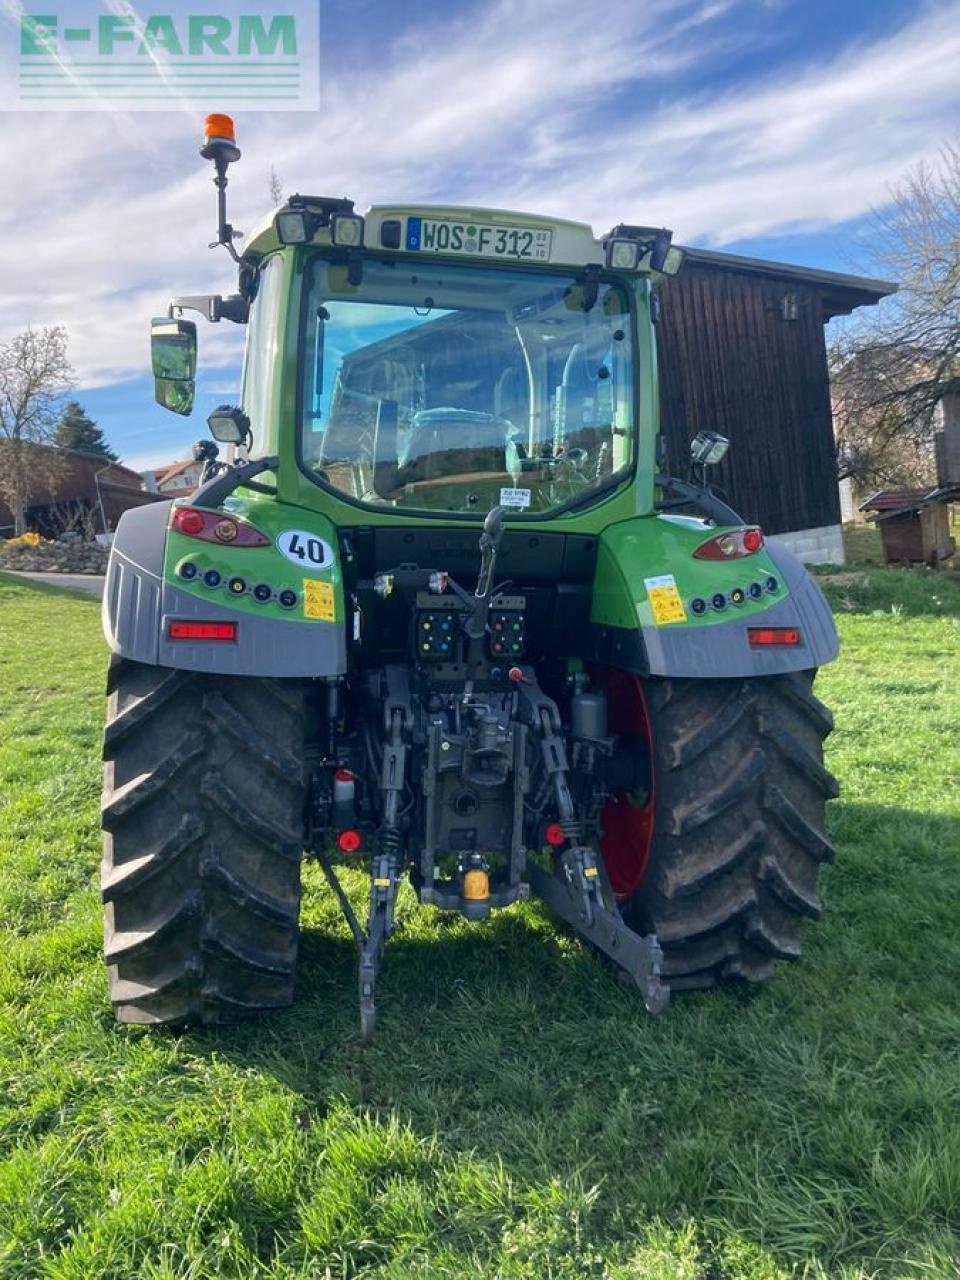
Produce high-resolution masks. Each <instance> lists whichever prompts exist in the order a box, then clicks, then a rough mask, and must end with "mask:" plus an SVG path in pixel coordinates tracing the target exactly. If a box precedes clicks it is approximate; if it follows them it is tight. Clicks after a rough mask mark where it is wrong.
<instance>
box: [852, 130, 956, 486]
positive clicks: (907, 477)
mask: <svg viewBox="0 0 960 1280" xmlns="http://www.w3.org/2000/svg"><path fill="white" fill-rule="evenodd" d="M892 195H893V199H892V201H891V203H890V205H889V207H888V208H887V209H885V210H884V211H882V212H880V213H877V214H875V215H874V222H875V228H876V233H877V238H878V242H879V248H878V250H877V254H876V259H877V266H878V268H879V269H880V271H881V272H882V274H884V275H889V276H891V277H892V278H893V279H895V280H899V282H900V291H899V293H897V294H896V296H895V297H893V298H891V299H888V300H886V301H885V302H884V304H883V307H882V308H881V310H880V312H878V313H877V315H876V317H875V318H873V319H872V320H871V321H870V322H869V323H868V324H866V325H865V326H863V327H861V328H860V329H858V330H857V331H856V332H855V333H854V334H852V335H849V334H848V335H844V336H843V337H841V338H840V339H838V340H837V341H836V342H835V343H834V344H833V347H832V348H831V351H830V366H831V376H832V382H833V397H834V418H835V427H836V437H837V459H838V469H839V471H840V472H841V473H843V474H845V475H849V476H851V477H852V478H853V479H854V481H855V483H856V484H857V485H858V486H859V487H860V488H866V487H876V486H877V485H884V484H905V485H907V484H909V485H923V484H927V483H932V482H933V479H934V475H933V436H934V433H935V431H936V430H937V426H938V421H939V408H938V406H939V404H940V401H941V400H942V398H943V395H944V394H945V392H947V391H949V390H950V389H951V387H953V386H955V385H956V384H957V382H958V379H960V142H956V143H947V144H946V145H945V146H944V147H943V149H942V151H941V153H940V156H939V159H938V161H937V162H936V163H935V164H932V165H931V164H920V165H918V166H917V167H916V169H914V170H912V171H911V172H909V173H908V174H907V175H906V176H905V177H904V178H903V180H902V181H901V182H900V183H899V184H898V186H897V187H895V188H894V190H893V193H892Z"/></svg>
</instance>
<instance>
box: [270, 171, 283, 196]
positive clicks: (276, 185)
mask: <svg viewBox="0 0 960 1280" xmlns="http://www.w3.org/2000/svg"><path fill="white" fill-rule="evenodd" d="M267 186H268V189H269V191H270V199H271V200H272V201H273V203H274V204H275V205H281V204H283V183H282V182H281V181H280V178H279V176H278V175H277V171H276V169H275V168H274V167H273V165H271V166H270V177H269V178H268V179H267Z"/></svg>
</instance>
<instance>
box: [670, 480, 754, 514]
mask: <svg viewBox="0 0 960 1280" xmlns="http://www.w3.org/2000/svg"><path fill="white" fill-rule="evenodd" d="M655 483H656V484H657V485H658V486H659V487H660V488H661V489H666V491H667V492H668V493H673V494H676V496H677V501H676V502H671V503H669V504H668V505H669V506H670V507H671V508H672V507H678V506H681V505H689V506H691V507H696V508H697V510H699V511H702V512H703V513H704V514H705V515H707V516H709V518H710V519H711V520H713V521H715V522H716V523H717V524H735V525H736V524H745V523H746V522H745V521H744V519H743V518H742V517H741V516H739V515H737V513H736V511H734V509H733V507H728V506H727V504H726V503H725V502H724V501H723V500H722V499H721V498H718V497H717V495H716V494H715V493H713V491H712V490H711V489H710V488H708V486H707V485H699V484H693V483H691V482H690V481H689V480H678V479H676V477H674V476H657V477H656V479H655ZM666 505H667V504H665V505H664V507H662V508H661V510H665V509H666Z"/></svg>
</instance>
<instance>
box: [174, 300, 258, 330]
mask: <svg viewBox="0 0 960 1280" xmlns="http://www.w3.org/2000/svg"><path fill="white" fill-rule="evenodd" d="M175 311H199V312H200V314H201V315H204V316H206V317H207V319H208V320H209V321H210V322H211V323H212V324H217V323H218V322H219V321H220V320H232V321H233V323H234V324H246V323H247V321H248V320H249V319H250V300H249V299H248V298H245V297H243V296H242V295H241V294H239V293H234V294H231V295H230V296H229V297H227V298H223V297H221V296H220V294H219V293H192V294H184V295H183V297H179V298H171V299H170V305H169V306H168V307H167V315H168V316H170V318H171V319H172V318H173V313H174V312H175Z"/></svg>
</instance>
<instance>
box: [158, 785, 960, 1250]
mask: <svg viewBox="0 0 960 1280" xmlns="http://www.w3.org/2000/svg"><path fill="white" fill-rule="evenodd" d="M831 829H832V834H833V836H834V838H835V839H836V841H837V843H838V846H839V853H838V861H837V864H836V865H835V866H833V867H830V868H827V869H826V872H825V875H824V876H823V879H822V884H821V888H822V892H823V897H824V902H825V907H826V915H825V918H824V920H823V922H822V923H821V924H820V925H818V926H815V927H811V928H808V929H807V931H806V933H805V955H804V957H803V959H802V960H801V961H800V962H799V963H798V964H795V965H792V966H791V965H781V966H779V968H778V973H777V976H776V977H775V979H774V980H773V981H772V982H771V983H769V984H767V985H765V986H762V987H745V986H734V987H729V988H723V989H716V990H711V991H707V992H702V993H682V994H681V995H679V996H677V997H675V998H674V1000H673V1002H672V1004H671V1007H670V1008H669V1009H668V1010H667V1012H666V1013H665V1014H664V1015H663V1016H662V1017H659V1018H653V1017H651V1016H650V1015H649V1014H647V1013H646V1012H645V1010H644V1008H643V1004H642V1000H641V997H640V993H639V992H638V991H636V990H635V989H627V988H623V987H621V986H620V985H619V983H618V982H617V981H616V978H615V976H614V975H613V974H612V973H611V971H610V969H609V967H608V966H607V965H606V964H605V963H603V961H602V960H601V958H600V957H598V956H597V955H596V954H594V953H593V952H591V951H590V950H589V949H588V948H587V947H586V946H583V945H581V944H580V943H579V941H577V940H575V939H574V938H573V937H572V936H571V935H570V934H569V933H568V932H567V931H565V930H564V929H563V927H562V926H560V925H559V924H557V923H555V922H554V921H553V920H552V919H551V917H549V915H548V914H547V912H546V910H545V909H544V910H541V909H540V908H538V907H533V906H525V907H520V908H511V909H509V910H508V911H505V912H502V913H498V914H496V915H495V916H494V917H493V918H492V919H491V920H490V921H489V922H488V923H486V924H485V925H481V926H468V925H466V924H465V923H464V922H462V921H460V920H459V919H458V918H456V917H450V916H441V915H440V914H439V913H436V912H433V911H431V910H429V909H423V908H419V907H411V904H410V902H409V898H408V899H407V900H406V902H405V903H404V904H403V910H402V911H401V913H400V926H399V928H398V930H397V933H396V934H395V936H394V937H393V939H391V941H390V943H389V944H388V948H387V953H386V957H385V959H384V963H383V969H382V979H381V983H380V988H379V992H378V995H379V1009H380V1024H379V1026H378V1030H377V1035H376V1037H375V1039H374V1041H373V1042H372V1043H370V1044H363V1043H361V1041H360V1037H359V1022H358V1013H357V962H356V953H355V948H354V946H353V944H352V942H351V940H350V939H349V937H348V936H346V933H345V931H344V932H340V931H334V930H333V929H332V928H331V929H318V928H312V927H308V928H307V929H305V931H304V933H303V936H302V944H301V964H300V980H299V985H298V991H297V998H296V1003H295V1005H294V1007H293V1008H292V1009H291V1010H289V1011H287V1012H285V1013H283V1014H280V1015H277V1016H276V1017H273V1018H269V1019H266V1020H264V1021H263V1022H261V1023H259V1024H250V1025H244V1026H240V1027H238V1028H235V1029H224V1030H222V1031H218V1032H216V1033H202V1034H199V1033H197V1034H191V1035H188V1036H185V1037H184V1039H183V1044H184V1048H185V1049H187V1050H188V1052H190V1053H191V1054H195V1055H198V1056H201V1057H202V1056H205V1055H207V1054H211V1055H216V1057H217V1058H219V1059H223V1060H226V1061H228V1062H230V1063H232V1064H234V1065H235V1066H237V1067H238V1068H240V1069H241V1070H243V1071H245V1072H247V1071H250V1070H251V1069H255V1070H257V1071H259V1072H262V1073H267V1074H269V1075H271V1076H272V1077H274V1078H275V1079H276V1080H277V1081H279V1082H280V1083H282V1085H283V1086H284V1087H285V1089H287V1090H289V1092H290V1095H291V1108H292V1109H293V1110H294V1113H295V1116H296V1123H297V1125H298V1126H300V1127H301V1128H303V1129H307V1130H313V1129H322V1128H323V1126H324V1125H327V1124H329V1123H331V1117H333V1119H334V1121H335V1123H336V1124H337V1125H341V1124H342V1123H343V1119H342V1114H341V1113H342V1109H343V1108H344V1107H346V1108H347V1111H348V1112H349V1113H350V1114H351V1115H352V1116H354V1117H356V1118H358V1119H357V1123H369V1124H373V1125H375V1126H377V1127H378V1131H379V1132H382V1133H386V1132H387V1131H388V1130H389V1127H390V1125H391V1124H393V1123H394V1121H395V1120H399V1121H400V1122H401V1124H403V1125H406V1126H408V1127H409V1129H410V1130H411V1131H412V1133H413V1134H415V1135H416V1137H417V1138H418V1139H422V1140H423V1141H424V1142H426V1143H428V1144H430V1145H429V1149H430V1150H431V1151H432V1152H434V1154H433V1155H432V1156H431V1157H430V1159H431V1161H435V1160H440V1161H442V1162H444V1167H451V1168H452V1167H459V1166H461V1165H462V1164H464V1163H465V1162H466V1163H467V1164H470V1166H471V1167H482V1168H483V1169H485V1170H488V1171H489V1170H494V1169H497V1168H502V1169H503V1170H504V1171H505V1173H506V1174H507V1175H508V1176H509V1177H510V1178H511V1179H512V1180H513V1182H514V1185H515V1186H516V1187H517V1188H519V1189H521V1191H522V1189H523V1188H529V1189H531V1191H530V1194H535V1193H534V1191H533V1190H532V1189H533V1188H536V1187H537V1186H540V1187H542V1186H543V1185H544V1183H545V1181H547V1180H549V1179H554V1180H556V1181H557V1184H558V1185H562V1186H567V1185H571V1186H572V1185H575V1184H576V1185H581V1186H587V1187H589V1186H594V1185H595V1186H596V1187H597V1188H599V1190H598V1193H597V1194H598V1196H599V1199H598V1200H597V1205H598V1206H599V1207H598V1208H597V1210H596V1212H597V1214H598V1215H599V1217H598V1218H597V1220H596V1224H595V1225H596V1229H598V1230H601V1231H602V1232H605V1231H608V1230H610V1229H612V1228H610V1225H609V1224H611V1223H612V1224H620V1226H619V1227H617V1228H615V1229H614V1234H616V1230H622V1229H624V1227H623V1224H628V1223H639V1222H643V1221H649V1220H651V1219H652V1218H655V1217H656V1216H657V1215H662V1216H664V1217H665V1218H666V1219H667V1220H668V1221H669V1220H674V1219H675V1220H677V1221H681V1220H684V1219H685V1218H687V1217H689V1215H693V1216H694V1217H695V1218H697V1219H698V1220H699V1221H701V1222H703V1223H709V1224H711V1229H721V1230H723V1231H729V1232H730V1233H731V1234H732V1235H737V1234H738V1233H742V1234H743V1236H744V1238H746V1239H749V1240H752V1241H753V1243H754V1245H755V1246H756V1247H760V1246H761V1245H763V1246H764V1247H765V1248H771V1249H772V1252H773V1255H774V1256H776V1257H777V1258H779V1259H780V1260H781V1261H782V1262H783V1263H784V1264H785V1265H793V1264H796V1263H797V1262H798V1261H799V1260H801V1259H802V1258H804V1257H806V1256H808V1253H807V1250H808V1248H809V1249H810V1250H818V1251H819V1256H821V1257H825V1256H827V1255H830V1256H833V1257H840V1256H842V1257H843V1258H844V1260H845V1261H850V1262H854V1261H863V1262H864V1263H865V1264H866V1263H871V1264H872V1263H873V1262H874V1261H875V1260H876V1258H877V1257H878V1250H881V1249H882V1247H883V1240H884V1239H885V1234H884V1233H885V1232H889V1231H890V1230H893V1229H896V1230H900V1229H901V1226H902V1230H904V1231H907V1234H908V1235H909V1231H908V1227H909V1223H908V1221H907V1219H906V1218H904V1220H903V1223H902V1224H899V1225H897V1224H895V1225H894V1226H891V1223H892V1219H891V1218H890V1217H889V1214H891V1213H894V1214H895V1213H896V1212H899V1210H894V1209H892V1208H891V1207H890V1203H888V1202H887V1201H884V1200H883V1196H884V1195H888V1194H889V1195H892V1194H893V1193H888V1192H886V1191H883V1190H882V1188H881V1190H877V1187H876V1185H875V1183H876V1179H877V1177H879V1176H880V1175H878V1173H877V1170H878V1168H880V1169H881V1171H882V1170H884V1169H886V1168H887V1164H886V1163H885V1162H889V1163H890V1170H894V1169H895V1166H896V1168H899V1166H897V1161H898V1160H902V1159H905V1158H906V1157H904V1156H902V1136H901V1135H902V1132H903V1131H907V1132H910V1133H913V1134H918V1133H920V1132H926V1130H927V1129H929V1130H930V1131H931V1132H934V1131H937V1125H942V1123H943V1120H942V1117H940V1118H939V1119H938V1117H937V1111H936V1109H937V1107H938V1106H939V1105H940V1103H939V1102H938V1099H939V1098H940V1086H939V1085H938V1084H937V1082H936V1080H935V1079H934V1077H933V1076H932V1075H931V1074H930V1063H929V1060H928V1057H927V1056H925V1055H929V1054H931V1053H934V1054H938V1053H943V1054H944V1055H947V1054H948V1050H949V1045H948V1038H949V1036H950V1034H951V1019H950V1016H949V1011H950V1009H951V1008H952V1006H953V1003H954V1002H955V997H954V994H953V984H952V981H951V974H952V972H953V971H954V969H955V967H956V966H955V965H954V963H953V960H951V958H950V955H951V954H952V955H953V956H954V958H956V951H957V944H954V943H950V944H949V947H948V945H947V940H948V939H949V938H950V937H951V934H950V927H951V926H950V922H951V921H952V920H955V918H956V915H957V912H958V911H960V858H958V852H960V819H957V818H954V817H951V816H947V815H931V814H924V813H919V812H912V811H908V810H901V809H894V808H887V807H884V806H881V805H870V804H855V803H846V802H840V803H837V804H836V805H835V806H833V817H832V820H831ZM907 865H909V867H910V875H909V877H905V876H904V867H905V866H907ZM948 951H949V952H950V954H948ZM933 955H936V956H938V957H939V959H938V967H937V968H936V969H935V970H934V971H933V972H931V967H930V965H929V964H928V963H926V958H928V957H930V956H933ZM953 1025H955V1019H954V1022H953ZM333 1113H336V1114H335V1115H334V1114H333ZM362 1117H366V1119H365V1120H362V1119H360V1118H362ZM923 1150H924V1148H923V1147H922V1146H919V1147H918V1151H920V1154H921V1155H922V1152H923ZM898 1152H901V1154H899V1155H898V1154H897V1153H898ZM884 1153H885V1154H884ZM917 1159H918V1160H920V1156H919V1155H918V1157H917ZM878 1160H880V1161H881V1164H880V1165H878V1164H877V1161H878ZM388 1163H389V1162H388ZM918 1167H919V1166H918ZM491 1176H492V1175H491ZM884 1176H886V1175H884ZM890 1176H891V1177H893V1172H891V1174H890ZM897 1176H899V1174H898V1175H897ZM931 1176H932V1177H934V1174H931ZM940 1176H941V1175H940V1174H939V1173H937V1174H936V1176H935V1180H934V1182H933V1183H932V1184H931V1186H932V1187H933V1190H932V1191H931V1192H930V1193H929V1194H930V1195H931V1196H932V1197H933V1199H932V1200H931V1205H932V1206H933V1208H932V1210H931V1212H934V1211H935V1212H936V1213H938V1212H939V1211H938V1210H936V1205H937V1204H939V1199H938V1198H937V1197H938V1196H940V1195H941V1191H940V1190H938V1183H937V1182H936V1177H940ZM891 1185H892V1184H891ZM521 1191H518V1193H517V1194H521ZM523 1194H526V1192H523ZM924 1194H925V1195H926V1194H927V1193H926V1192H925V1193H924ZM904 1196H906V1192H904ZM777 1204H780V1205H782V1206H783V1212H786V1211H787V1210H786V1207H787V1206H792V1207H791V1209H790V1212H791V1213H792V1214H794V1215H795V1225H794V1229H795V1230H796V1231H798V1232H803V1231H804V1230H805V1229H806V1228H805V1224H806V1226H808V1227H809V1233H808V1234H809V1240H808V1243H807V1244H803V1245H802V1246H801V1244H799V1243H797V1242H796V1241H793V1242H792V1238H791V1237H790V1231H789V1229H788V1227H787V1226H786V1225H784V1226H782V1229H781V1227H780V1226H778V1224H777V1222H775V1221H773V1220H772V1219H771V1218H770V1214H771V1213H773V1212H774V1210H773V1208H772V1207H771V1206H774V1205H777ZM777 1212H778V1213H779V1212H780V1210H777ZM904 1212H906V1211H904ZM884 1214H886V1215H888V1216H887V1217H886V1218H884V1217H883V1215H884ZM871 1215H874V1216H873V1217H871ZM854 1221H855V1223H856V1230H854V1228H853V1226H852V1225H851V1223H853V1222H854ZM938 1221H939V1219H938ZM603 1224H606V1225H603ZM910 1230H912V1228H910ZM918 1230H919V1228H918ZM921 1235H922V1232H921ZM911 1238H912V1237H911ZM917 1238H920V1237H917ZM774 1241H776V1242H777V1243H776V1244H775V1243H774ZM834 1251H836V1252H834Z"/></svg>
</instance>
